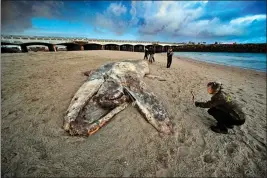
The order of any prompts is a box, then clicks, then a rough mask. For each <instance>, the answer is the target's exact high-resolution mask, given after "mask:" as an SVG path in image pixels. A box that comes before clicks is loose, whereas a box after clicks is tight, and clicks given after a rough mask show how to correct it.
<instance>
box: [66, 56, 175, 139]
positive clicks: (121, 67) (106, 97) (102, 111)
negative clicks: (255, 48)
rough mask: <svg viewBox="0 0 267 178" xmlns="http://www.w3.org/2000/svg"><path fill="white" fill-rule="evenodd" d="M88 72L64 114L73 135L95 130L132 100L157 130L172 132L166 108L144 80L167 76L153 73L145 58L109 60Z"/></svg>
mask: <svg viewBox="0 0 267 178" xmlns="http://www.w3.org/2000/svg"><path fill="white" fill-rule="evenodd" d="M86 75H87V76H88V80H87V81H86V82H85V83H84V84H83V85H82V86H81V87H80V88H79V90H78V91H77V92H76V93H75V95H74V97H73V98H72V100H71V102H70V105H69V107H68V109H67V112H66V114H65V116H64V123H63V128H64V130H65V131H67V132H69V133H70V135H84V136H86V135H87V136H88V135H91V134H93V133H95V132H96V131H98V130H99V129H100V128H101V127H102V126H103V125H105V124H106V123H107V122H108V121H110V120H111V119H112V118H113V116H114V115H116V114H117V113H119V112H120V111H122V110H124V109H125V108H126V107H127V106H128V105H129V103H133V104H134V105H136V106H137V108H138V109H139V111H140V112H141V114H142V115H143V116H144V117H145V118H146V119H147V121H148V122H149V123H150V124H151V125H152V126H153V127H154V128H155V129H156V130H157V131H159V132H161V133H165V134H170V133H171V132H172V124H171V122H170V119H169V116H168V113H167V111H166V109H165V108H164V107H163V105H162V103H161V102H160V101H159V100H158V99H157V97H156V96H155V95H154V94H153V93H152V92H149V91H148V90H147V88H146V85H145V83H144V82H143V81H142V78H143V77H145V76H147V77H150V78H158V79H159V80H164V79H161V78H160V77H157V76H152V75H149V67H148V63H147V62H146V61H145V60H126V61H121V62H114V63H108V64H105V65H103V66H101V67H100V68H98V69H96V70H93V71H90V72H87V73H86Z"/></svg>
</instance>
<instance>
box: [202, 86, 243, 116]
mask: <svg viewBox="0 0 267 178" xmlns="http://www.w3.org/2000/svg"><path fill="white" fill-rule="evenodd" d="M198 103H199V107H202V108H213V107H215V108H217V109H220V110H222V111H224V112H226V113H229V114H230V115H231V116H232V117H234V118H236V119H237V120H245V115H244V113H243V111H242V109H241V108H240V106H239V105H238V104H237V102H236V101H234V100H233V99H232V98H231V96H230V95H228V94H227V93H225V92H224V91H222V90H219V91H218V92H217V93H216V94H214V95H213V96H212V97H211V100H210V101H207V102H198Z"/></svg>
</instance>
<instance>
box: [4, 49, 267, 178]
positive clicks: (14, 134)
mask: <svg viewBox="0 0 267 178" xmlns="http://www.w3.org/2000/svg"><path fill="white" fill-rule="evenodd" d="M1 58H2V59H1V60H2V61H1V63H2V78H1V80H2V84H1V87H2V90H1V92H2V98H1V101H2V104H1V105H2V113H1V115H2V137H1V149H2V154H1V158H2V159H1V162H2V164H1V170H2V176H3V177H13V176H26V177H29V176H34V177H37V176H41V177H74V176H81V177H89V176H94V177H95V176H102V177H103V176H160V177H162V176H176V177H177V176H179V177H192V176H194V177H208V176H216V177H222V176H235V177H241V176H245V177H248V176H253V177H255V176H257V177H263V176H265V175H266V75H265V73H259V72H254V71H249V70H242V69H237V68H231V67H224V66H220V65H212V64H206V63H201V62H194V61H191V60H187V59H184V58H183V59H182V58H180V59H173V64H172V66H171V68H170V69H166V59H165V55H161V54H156V55H155V58H156V63H154V64H152V65H150V69H151V73H152V74H154V75H159V76H161V77H164V78H166V79H167V81H158V80H153V79H149V78H145V79H144V80H145V82H146V83H147V85H148V87H149V89H150V90H152V91H153V92H154V93H155V94H156V95H157V96H158V97H159V98H160V99H161V100H162V102H163V104H164V105H165V107H166V108H167V110H168V112H169V114H170V118H171V120H172V122H173V123H174V124H175V134H174V135H173V136H163V137H162V136H160V135H159V134H158V132H157V131H156V130H155V129H154V128H153V127H152V126H151V125H150V124H148V123H147V122H146V121H145V119H144V118H143V117H142V116H141V115H140V114H139V113H138V111H137V110H136V109H135V108H134V107H133V106H129V107H128V108H127V109H125V110H124V111H122V112H121V113H120V114H118V115H117V116H116V117H115V118H114V119H113V120H112V121H111V122H110V123H109V124H108V125H106V126H105V127H104V128H102V129H101V130H100V131H98V132H97V133H96V134H94V135H92V136H90V137H87V138H84V137H71V136H68V134H67V133H66V132H64V131H63V130H62V121H63V115H64V113H65V111H66V109H67V107H68V106H69V103H70V100H71V98H72V96H73V95H74V93H75V92H76V91H77V90H78V88H79V87H80V86H81V85H82V84H83V82H84V81H85V80H86V77H85V76H83V75H82V72H84V71H87V70H90V69H94V68H97V67H99V66H100V65H102V64H103V63H105V62H107V61H119V60H122V59H142V58H143V53H132V52H118V51H82V52H81V51H78V52H56V53H49V52H46V53H45V52H38V53H26V54H2V55H1ZM212 80H220V81H221V82H222V83H223V84H224V87H225V88H226V89H225V90H226V91H227V92H230V93H231V94H232V95H233V96H234V97H235V98H236V99H237V100H238V101H239V102H240V103H241V104H242V105H243V109H244V111H245V112H246V114H247V121H246V123H245V124H244V125H243V126H241V127H235V128H234V130H231V131H230V134H228V135H221V134H216V133H213V132H212V131H211V130H210V129H209V126H210V125H212V124H214V123H215V120H214V119H213V118H211V117H210V116H209V115H208V114H207V113H206V110H205V109H201V108H196V107H194V105H193V104H192V100H191V98H192V96H191V94H190V90H191V89H192V90H193V92H194V93H195V95H196V100H208V99H209V98H210V96H209V95H208V94H207V92H206V83H207V82H208V81H212Z"/></svg>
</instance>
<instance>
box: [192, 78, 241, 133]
mask: <svg viewBox="0 0 267 178" xmlns="http://www.w3.org/2000/svg"><path fill="white" fill-rule="evenodd" d="M207 90H208V93H209V94H211V95H213V96H212V97H211V100H210V101H207V102H197V101H196V102H195V106H196V107H201V108H210V109H209V110H208V113H209V114H210V115H212V116H213V117H214V118H215V119H216V120H217V125H216V126H211V127H210V128H211V130H212V131H213V132H217V133H223V134H227V133H228V128H229V129H232V128H234V125H238V126H239V125H243V124H244V123H245V115H244V113H243V111H242V109H241V108H240V106H239V105H238V104H237V103H236V101H234V100H232V98H231V96H230V95H228V94H227V93H225V92H224V91H222V84H220V83H218V82H209V83H208V84H207Z"/></svg>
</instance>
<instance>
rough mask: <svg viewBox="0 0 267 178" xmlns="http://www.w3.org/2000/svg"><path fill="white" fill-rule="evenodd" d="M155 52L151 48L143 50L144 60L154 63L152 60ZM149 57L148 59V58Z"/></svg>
mask: <svg viewBox="0 0 267 178" xmlns="http://www.w3.org/2000/svg"><path fill="white" fill-rule="evenodd" d="M154 54H155V51H154V50H153V49H152V48H149V49H147V48H146V49H145V56H144V59H146V60H148V61H149V62H150V63H152V62H155V58H154ZM148 55H149V58H148Z"/></svg>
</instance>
